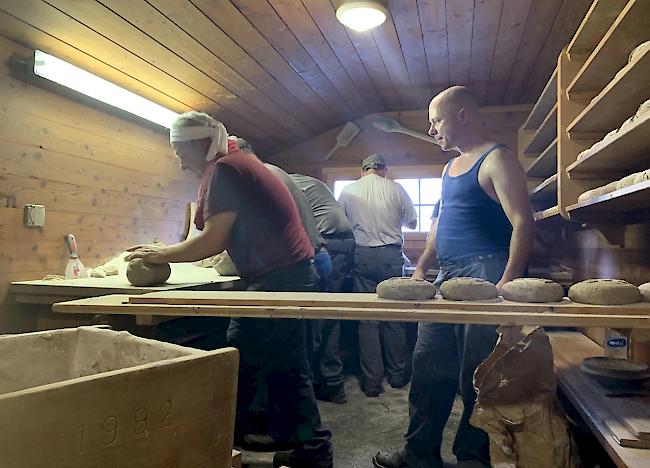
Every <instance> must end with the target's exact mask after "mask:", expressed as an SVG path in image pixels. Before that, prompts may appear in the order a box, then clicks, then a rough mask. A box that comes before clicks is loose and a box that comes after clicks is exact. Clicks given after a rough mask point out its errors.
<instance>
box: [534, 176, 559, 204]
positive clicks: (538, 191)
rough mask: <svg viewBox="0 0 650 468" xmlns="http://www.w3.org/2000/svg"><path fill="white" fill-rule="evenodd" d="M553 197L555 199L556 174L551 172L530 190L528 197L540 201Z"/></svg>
mask: <svg viewBox="0 0 650 468" xmlns="http://www.w3.org/2000/svg"><path fill="white" fill-rule="evenodd" d="M553 198H556V199H557V174H553V175H552V176H551V177H549V178H548V179H546V180H545V181H544V182H542V183H541V184H539V185H538V186H537V187H535V188H534V189H532V190H531V191H530V199H531V200H532V201H542V200H549V199H553Z"/></svg>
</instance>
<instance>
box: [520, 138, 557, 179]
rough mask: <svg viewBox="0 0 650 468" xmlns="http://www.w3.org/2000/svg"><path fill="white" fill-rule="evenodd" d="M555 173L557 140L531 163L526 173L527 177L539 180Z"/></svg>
mask: <svg viewBox="0 0 650 468" xmlns="http://www.w3.org/2000/svg"><path fill="white" fill-rule="evenodd" d="M556 171H557V138H556V139H555V140H553V142H551V144H550V145H548V146H547V147H546V149H545V150H544V151H542V153H541V154H540V155H539V156H538V157H537V158H536V159H535V160H534V161H533V162H532V163H531V165H530V166H529V167H528V170H527V171H526V175H527V176H528V177H532V178H535V179H541V178H544V177H548V176H550V175H551V174H553V173H554V172H556Z"/></svg>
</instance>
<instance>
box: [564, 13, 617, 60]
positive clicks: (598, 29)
mask: <svg viewBox="0 0 650 468" xmlns="http://www.w3.org/2000/svg"><path fill="white" fill-rule="evenodd" d="M627 2H628V0H595V1H594V2H593V3H592V4H591V7H590V8H589V11H588V12H587V14H586V15H585V17H584V19H583V20H582V23H580V26H579V27H578V30H577V31H576V34H575V36H573V39H572V40H571V42H570V43H569V47H568V49H567V53H568V54H569V57H571V58H573V56H575V55H586V54H591V53H592V52H593V50H594V49H595V48H596V46H597V45H598V43H599V42H600V40H601V39H602V38H603V36H604V35H605V33H606V32H607V30H608V29H609V28H610V26H611V25H612V24H613V23H614V20H616V17H617V16H618V15H619V13H620V12H621V11H622V10H623V8H624V7H625V5H626V4H627Z"/></svg>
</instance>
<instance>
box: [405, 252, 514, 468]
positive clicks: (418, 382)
mask: <svg viewBox="0 0 650 468" xmlns="http://www.w3.org/2000/svg"><path fill="white" fill-rule="evenodd" d="M506 262H507V254H498V255H481V256H477V257H472V258H468V259H463V260H462V261H458V262H454V263H444V262H441V264H440V273H439V274H438V278H437V279H436V281H435V284H436V285H437V286H440V284H442V282H443V281H446V280H448V279H450V278H455V277H458V276H471V277H474V278H483V279H487V280H489V281H491V282H493V283H495V284H496V283H497V282H498V281H499V280H500V279H501V275H502V274H503V271H504V269H505V265H506ZM496 328H497V327H496V326H495V325H474V324H447V323H420V324H419V326H418V339H417V343H416V345H415V351H414V353H413V376H412V381H411V390H410V393H409V427H408V431H407V432H406V436H405V438H406V455H407V461H408V458H410V457H414V458H415V459H416V460H419V462H420V463H422V462H424V463H427V462H428V463H429V464H430V465H431V466H442V464H441V458H440V446H441V444H442V432H443V429H444V427H445V424H446V423H447V419H449V415H450V414H451V408H452V405H453V403H454V398H455V397H456V391H457V390H458V388H459V386H460V394H461V397H462V399H463V406H464V408H463V414H462V416H461V419H460V424H459V426H458V431H457V433H456V438H455V440H454V445H453V452H454V455H456V458H457V459H458V460H482V461H484V462H488V460H489V450H488V449H489V446H488V436H487V434H486V433H485V432H484V431H482V430H481V429H478V428H476V427H474V426H472V425H470V423H469V418H470V416H471V415H472V410H473V409H474V401H475V400H476V392H475V391H474V386H473V383H472V379H473V376H474V371H475V370H476V368H477V367H478V365H479V364H481V363H482V362H483V361H484V360H485V358H487V357H488V355H489V354H490V353H491V352H492V350H493V349H494V346H495V344H496V340H497V333H496ZM413 464H414V465H415V463H413ZM427 466H428V465H427Z"/></svg>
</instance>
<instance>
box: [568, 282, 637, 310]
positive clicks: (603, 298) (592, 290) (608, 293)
mask: <svg viewBox="0 0 650 468" xmlns="http://www.w3.org/2000/svg"><path fill="white" fill-rule="evenodd" d="M569 299H571V300H572V301H573V302H580V303H582V304H597V305H623V304H634V303H635V302H641V301H642V300H643V299H642V297H641V292H640V291H639V288H637V287H636V286H634V285H633V284H630V283H628V282H627V281H623V280H618V279H588V280H585V281H581V282H580V283H576V284H574V285H573V286H571V288H569Z"/></svg>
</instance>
